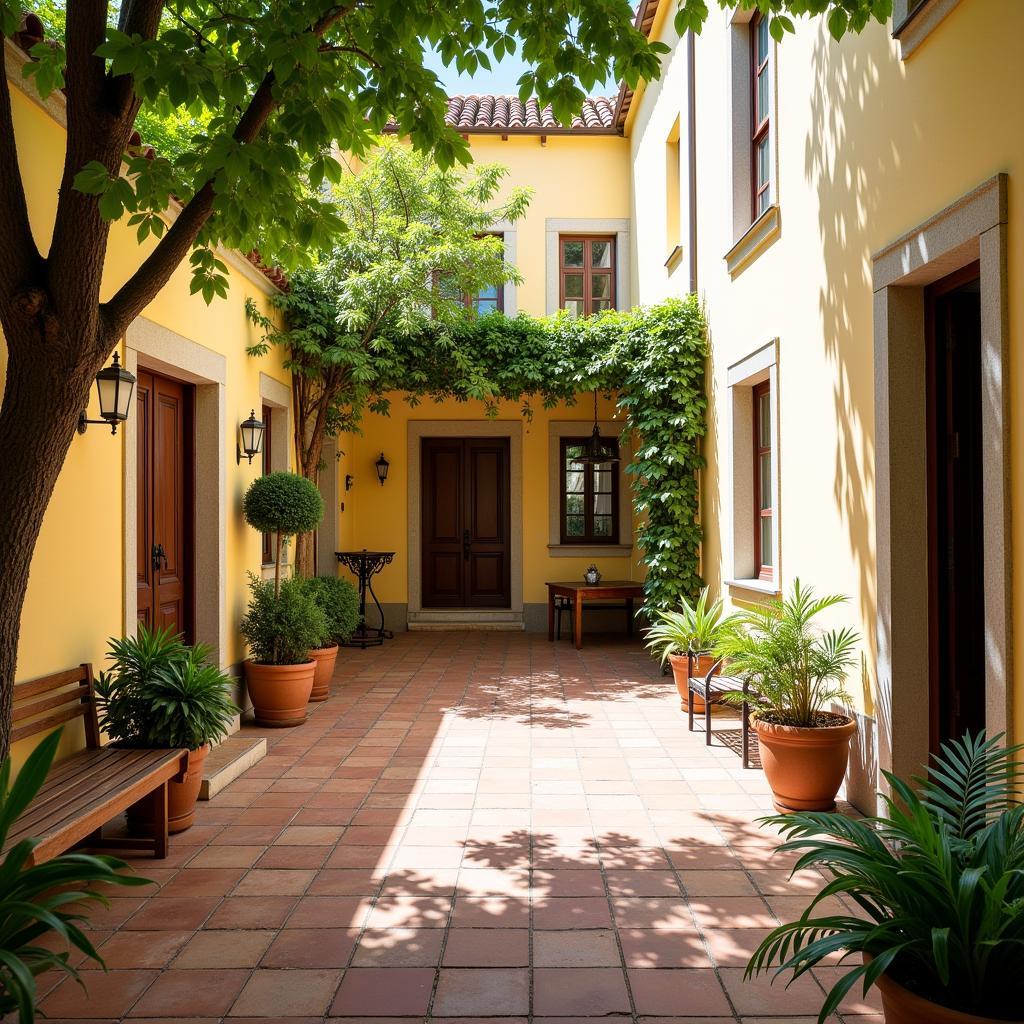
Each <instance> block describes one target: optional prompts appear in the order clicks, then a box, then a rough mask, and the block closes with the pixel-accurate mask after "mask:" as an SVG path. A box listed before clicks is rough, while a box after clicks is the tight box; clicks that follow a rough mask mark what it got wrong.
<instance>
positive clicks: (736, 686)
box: [686, 651, 751, 768]
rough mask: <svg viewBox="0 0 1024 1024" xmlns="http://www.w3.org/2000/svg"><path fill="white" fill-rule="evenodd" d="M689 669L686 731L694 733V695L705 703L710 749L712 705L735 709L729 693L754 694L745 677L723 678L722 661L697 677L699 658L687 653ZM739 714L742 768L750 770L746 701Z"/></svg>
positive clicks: (748, 719)
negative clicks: (741, 730)
mask: <svg viewBox="0 0 1024 1024" xmlns="http://www.w3.org/2000/svg"><path fill="white" fill-rule="evenodd" d="M686 659H687V668H688V669H689V676H690V680H689V683H688V684H687V688H688V690H689V695H688V697H689V700H688V703H689V711H688V712H687V728H688V729H689V731H690V732H693V696H694V694H696V695H697V696H698V697H700V698H701V700H703V701H704V743H705V744H706V745H707V746H709V747H710V746H711V706H712V705H713V704H728V705H729V706H730V707H735V706H736V705H735V704H732V703H731V702H729V701H727V700H726V699H725V695H726V694H727V693H742V694H744V696H747V695H749V694H750V693H751V690H750V682H749V680H747V679H745V678H743V677H742V676H729V675H722V674H721V669H722V661H723V659H722V658H716V659H715V661H714V662H713V663H712V665H711V668H710V669H709V670H708V672H707V675H704V676H698V675H695V670H696V668H697V665H698V660H697V656H696V655H695V654H694V653H693V652H692V651H689V652H687V655H686ZM740 715H741V717H742V720H743V726H742V728H743V767H744V768H749V767H750V704H749V703H748V702H747V701H746V700H744V701H743V703H742V705H741V706H740Z"/></svg>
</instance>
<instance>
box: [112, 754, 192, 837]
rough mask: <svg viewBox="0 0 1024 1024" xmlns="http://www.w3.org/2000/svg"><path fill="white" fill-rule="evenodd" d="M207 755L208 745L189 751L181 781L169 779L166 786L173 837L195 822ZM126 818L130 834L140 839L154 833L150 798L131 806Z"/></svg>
mask: <svg viewBox="0 0 1024 1024" xmlns="http://www.w3.org/2000/svg"><path fill="white" fill-rule="evenodd" d="M209 753H210V745H209V744H208V743H204V744H203V746H201V747H200V748H199V749H198V750H190V751H189V752H188V769H187V771H186V772H185V778H184V780H183V781H181V782H179V781H177V780H176V779H172V780H171V781H170V782H169V783H168V784H167V831H168V832H169V833H170V834H171V835H172V836H173V835H175V834H176V833H178V832H184V831H185V830H186V829H190V828H191V827H192V825H193V824H194V823H195V820H196V801H197V800H198V799H199V790H200V787H201V786H202V784H203V766H204V765H205V763H206V755H207V754H209ZM126 816H127V819H128V830H129V831H130V832H133V833H134V834H135V835H142V836H151V835H152V834H153V804H152V801H151V800H150V799H149V798H147V799H145V800H140V801H139V802H138V803H137V804H132V806H131V807H129V808H128V812H127V815H126Z"/></svg>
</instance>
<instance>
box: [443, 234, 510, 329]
mask: <svg viewBox="0 0 1024 1024" xmlns="http://www.w3.org/2000/svg"><path fill="white" fill-rule="evenodd" d="M488 234H491V235H493V236H494V237H495V238H500V239H502V240H504V238H505V236H504V235H503V234H502V233H501V232H500V231H494V232H489V233H488ZM479 237H481V238H483V237H487V236H486V235H480V236H479ZM434 290H435V291H436V292H437V293H438V294H439V295H441V296H443V297H444V298H446V299H451V300H454V301H455V302H461V303H462V305H463V306H465V307H466V308H467V309H472V310H473V311H474V312H475V313H477V315H479V316H482V315H484V314H486V313H495V312H497V313H504V312H505V286H504V285H503V284H501V285H490V286H488V287H487V288H482V289H481V290H480V291H478V292H477V293H476V294H475V295H467V294H466V293H465V292H463V293H461V294H459V293H458V292H457V291H456V289H455V288H453V287H452V285H451V278H450V277H448V276H447V275H446V274H442V273H441V271H439V270H435V271H434ZM434 315H435V316H436V312H435V314H434Z"/></svg>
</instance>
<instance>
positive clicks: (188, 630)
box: [136, 372, 195, 643]
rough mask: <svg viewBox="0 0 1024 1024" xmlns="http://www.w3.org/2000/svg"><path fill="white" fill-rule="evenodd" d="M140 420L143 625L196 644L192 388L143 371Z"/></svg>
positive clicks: (139, 594)
mask: <svg viewBox="0 0 1024 1024" xmlns="http://www.w3.org/2000/svg"><path fill="white" fill-rule="evenodd" d="M136 395H137V398H136V402H137V406H136V415H137V417H138V426H139V429H138V455H137V457H138V464H137V467H136V472H137V482H138V494H137V516H138V521H137V524H136V529H137V537H138V551H137V583H136V594H137V601H138V614H139V621H140V622H145V623H146V624H147V625H148V626H150V627H151V628H161V629H168V628H169V629H171V630H173V631H174V632H176V633H182V634H183V635H184V637H185V640H186V641H187V642H189V643H191V642H192V641H193V636H194V628H193V627H194V623H193V580H194V566H193V543H192V534H193V523H194V505H193V493H194V485H195V481H194V472H195V469H194V461H193V450H194V440H193V428H192V409H193V389H192V387H191V385H188V384H182V383H180V382H179V381H174V380H170V379H169V378H167V377H161V376H160V375H158V374H155V373H148V372H142V373H140V374H139V380H138V384H137V385H136Z"/></svg>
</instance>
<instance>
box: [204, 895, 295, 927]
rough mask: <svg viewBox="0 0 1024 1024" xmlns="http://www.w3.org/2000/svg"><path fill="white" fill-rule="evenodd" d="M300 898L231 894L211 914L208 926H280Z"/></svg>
mask: <svg viewBox="0 0 1024 1024" xmlns="http://www.w3.org/2000/svg"><path fill="white" fill-rule="evenodd" d="M297 903H298V899H296V898H295V897H292V896H229V897H228V898H227V899H226V900H224V901H223V902H222V903H221V904H220V906H218V907H217V909H216V910H215V911H214V912H213V914H212V915H211V916H210V919H209V921H208V922H207V923H206V927H207V928H280V927H281V925H283V924H284V922H285V919H286V918H287V917H288V915H289V914H290V913H291V912H292V910H293V909H294V907H295V905H296V904H297Z"/></svg>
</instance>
